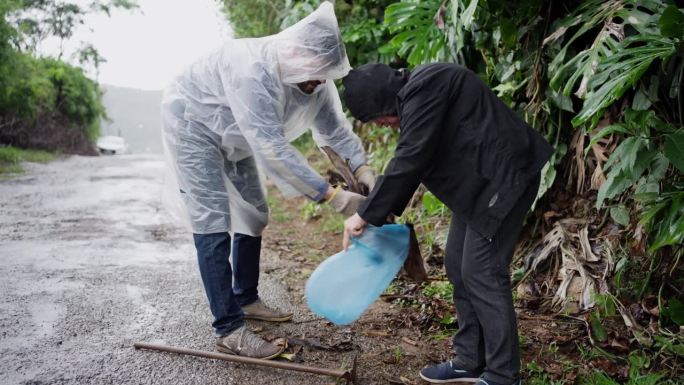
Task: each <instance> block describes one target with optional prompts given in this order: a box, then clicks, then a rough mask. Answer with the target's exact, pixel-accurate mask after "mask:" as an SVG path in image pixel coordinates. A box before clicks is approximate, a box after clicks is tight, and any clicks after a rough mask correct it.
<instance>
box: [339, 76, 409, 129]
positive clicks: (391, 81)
mask: <svg viewBox="0 0 684 385" xmlns="http://www.w3.org/2000/svg"><path fill="white" fill-rule="evenodd" d="M408 77H409V72H408V71H405V70H395V69H393V68H392V67H390V66H388V65H386V64H364V65H362V66H360V67H359V68H357V69H353V70H351V71H349V74H348V75H347V76H345V77H344V79H342V84H344V95H343V97H344V103H345V104H346V105H347V108H349V111H351V113H352V115H354V117H355V118H356V119H359V120H360V121H362V122H367V121H369V120H373V119H375V118H378V117H381V116H396V115H397V102H396V101H397V94H398V93H399V90H401V88H402V87H404V85H405V84H406V82H407V81H408Z"/></svg>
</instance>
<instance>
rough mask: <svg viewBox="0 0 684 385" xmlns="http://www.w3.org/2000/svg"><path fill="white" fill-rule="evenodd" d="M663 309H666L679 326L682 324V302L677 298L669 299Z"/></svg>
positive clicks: (683, 310) (683, 308) (683, 309)
mask: <svg viewBox="0 0 684 385" xmlns="http://www.w3.org/2000/svg"><path fill="white" fill-rule="evenodd" d="M663 310H666V314H667V316H668V317H670V319H671V320H672V322H674V323H676V324H677V325H679V326H682V325H684V304H683V303H682V302H681V301H679V300H678V299H677V298H672V299H670V300H669V301H668V302H667V306H666V307H665V309H663Z"/></svg>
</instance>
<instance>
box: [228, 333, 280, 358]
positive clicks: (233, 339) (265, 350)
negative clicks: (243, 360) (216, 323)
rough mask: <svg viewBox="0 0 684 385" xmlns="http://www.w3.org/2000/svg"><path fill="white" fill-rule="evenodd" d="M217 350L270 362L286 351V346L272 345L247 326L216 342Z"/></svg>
mask: <svg viewBox="0 0 684 385" xmlns="http://www.w3.org/2000/svg"><path fill="white" fill-rule="evenodd" d="M216 350H218V351H219V352H222V353H227V354H235V355H238V356H245V357H252V358H261V359H264V360H270V359H271V358H274V357H276V356H277V355H279V354H280V353H282V352H283V350H285V346H278V345H275V344H272V343H270V342H268V341H266V340H264V339H263V338H261V337H259V336H258V335H256V334H254V333H252V331H251V330H249V329H247V327H246V326H240V327H239V328H237V329H235V330H233V331H232V332H231V333H230V334H227V335H225V336H223V337H219V338H218V339H217V340H216Z"/></svg>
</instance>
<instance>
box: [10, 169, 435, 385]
mask: <svg viewBox="0 0 684 385" xmlns="http://www.w3.org/2000/svg"><path fill="white" fill-rule="evenodd" d="M26 168H27V172H26V173H24V174H22V175H19V176H15V177H12V178H9V179H6V180H3V181H0V276H1V277H2V280H1V281H0V289H1V290H0V293H2V294H1V295H0V329H1V334H0V378H1V379H2V381H0V382H2V383H3V384H77V383H78V384H83V383H89V384H110V383H111V384H114V383H116V384H146V383H203V384H327V383H330V382H331V381H332V379H331V378H328V377H320V376H313V375H307V374H296V373H290V372H284V371H280V370H274V369H260V368H255V367H251V366H247V365H242V364H230V363H224V362H216V361H211V360H204V359H199V358H192V357H181V356H177V355H173V354H160V353H155V352H148V351H136V350H134V349H133V347H132V344H133V342H135V341H146V342H155V343H164V344H169V345H175V346H183V347H188V348H195V349H205V350H211V349H212V348H213V342H214V338H213V333H212V328H211V326H210V324H211V316H210V313H209V310H208V305H207V302H206V298H205V296H204V293H203V290H202V285H201V282H200V278H199V274H198V271H197V267H196V260H195V253H194V248H193V246H192V242H191V237H190V235H189V234H188V233H187V232H186V231H185V230H184V229H182V228H179V227H177V226H175V225H173V224H172V222H171V220H170V218H169V217H168V216H167V215H166V213H165V211H164V210H163V209H162V207H161V203H160V196H161V188H162V181H161V179H162V174H163V173H162V172H161V170H162V161H161V159H160V158H158V157H153V156H133V155H130V156H122V157H118V156H117V157H78V156H74V157H69V158H65V159H61V160H58V161H55V162H53V163H50V164H45V165H39V164H30V165H27V167H26ZM278 202H279V200H278V199H277V198H276V199H275V200H272V201H271V202H270V203H271V204H272V205H275V206H276V208H275V209H274V214H273V220H272V225H271V226H270V227H269V228H268V230H267V232H266V234H265V235H264V250H263V255H262V261H263V262H262V276H261V283H260V291H261V295H262V297H263V299H264V300H265V301H266V302H267V303H270V304H273V305H275V306H278V307H281V308H289V309H292V310H293V311H294V312H295V318H294V322H292V323H287V324H279V325H275V324H268V323H263V322H250V323H249V326H250V327H251V328H252V329H253V330H255V331H257V332H258V333H260V334H261V335H262V336H264V337H266V338H274V337H284V336H287V337H290V338H292V339H295V340H291V347H290V349H289V351H290V352H294V353H296V355H295V359H296V360H297V361H299V362H302V363H306V364H308V365H315V366H322V367H331V368H335V367H339V366H341V365H342V363H343V361H345V359H346V358H347V357H348V356H349V355H350V354H353V353H357V354H358V362H359V383H362V384H387V383H388V382H390V381H395V382H396V381H401V380H400V377H401V376H404V377H406V379H407V380H410V379H414V380H415V378H416V373H417V370H418V369H420V367H422V366H423V364H425V362H426V360H427V355H426V353H425V352H428V351H431V352H432V353H430V354H432V355H434V354H436V355H437V356H441V355H443V354H445V353H446V352H447V344H446V340H445V341H441V342H430V341H424V340H423V339H422V336H421V335H417V334H414V333H412V332H411V330H405V329H401V328H396V327H394V326H392V325H393V322H390V321H391V320H395V319H400V315H398V313H399V312H400V310H399V309H397V308H393V307H392V306H391V305H389V304H387V303H385V302H383V301H378V303H377V304H376V305H375V306H374V307H373V309H372V310H370V311H369V313H368V314H367V315H365V316H364V317H363V318H362V320H361V322H358V323H356V324H354V325H353V326H352V327H346V328H338V327H335V326H333V325H331V324H329V323H328V322H326V321H325V320H322V319H319V318H317V317H315V316H314V315H312V314H311V313H310V312H309V311H308V309H307V308H306V305H305V300H304V298H303V287H304V284H305V282H306V277H308V275H309V274H310V273H311V271H312V270H313V269H314V268H315V267H316V265H317V264H318V262H319V261H320V260H322V259H324V258H325V257H326V256H328V255H331V254H333V253H334V252H336V251H338V249H339V243H340V238H339V235H338V234H334V233H332V232H328V231H321V229H320V228H319V227H320V223H318V222H317V221H316V220H311V221H304V220H303V219H302V217H301V214H300V212H299V211H298V210H299V209H300V208H299V205H301V203H302V202H301V201H291V202H290V204H291V205H293V207H292V210H289V209H290V208H287V209H285V208H283V207H280V206H278V204H279V203H278ZM297 344H299V345H297ZM302 345H304V346H302ZM433 346H434V349H433V348H432V347H433ZM440 352H441V353H440ZM434 358H440V357H434Z"/></svg>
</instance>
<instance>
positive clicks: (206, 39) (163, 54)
mask: <svg viewBox="0 0 684 385" xmlns="http://www.w3.org/2000/svg"><path fill="white" fill-rule="evenodd" d="M137 2H138V4H139V5H140V8H139V9H137V10H134V11H119V10H117V11H114V12H112V15H111V17H107V16H106V15H91V16H88V18H87V19H86V26H85V27H82V28H80V29H79V30H78V31H77V33H76V34H75V36H74V37H73V39H72V40H71V41H69V43H68V44H67V45H66V47H65V56H64V58H65V59H69V56H70V55H71V53H72V52H73V51H74V50H75V49H76V48H77V47H78V46H79V45H80V41H88V42H90V43H92V44H93V45H94V46H95V47H96V48H97V49H98V51H99V52H100V55H102V56H104V58H105V59H106V60H107V62H106V63H103V64H101V66H100V74H99V79H98V80H99V81H100V83H103V84H111V85H115V86H122V87H132V88H141V89H148V90H154V89H162V88H164V87H165V86H166V85H167V84H168V83H169V82H170V81H171V79H172V78H173V77H174V76H175V75H176V74H177V73H179V72H180V71H181V70H182V69H183V67H184V66H186V65H187V64H189V63H191V62H192V61H193V60H194V59H195V58H196V57H198V56H200V55H202V54H203V53H205V52H208V51H211V50H213V49H215V48H217V47H218V46H219V45H220V44H221V42H222V41H223V40H225V39H226V38H228V37H230V36H231V34H232V31H231V30H230V26H229V25H228V22H227V21H226V19H225V18H224V17H223V15H222V14H221V12H220V10H219V6H218V5H217V2H216V1H215V0H138V1H137ZM58 46H59V45H58V43H57V41H55V40H50V41H46V42H45V43H44V45H43V46H42V47H41V49H40V51H41V52H43V53H51V54H56V53H57V52H58ZM91 75H92V76H94V74H91Z"/></svg>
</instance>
